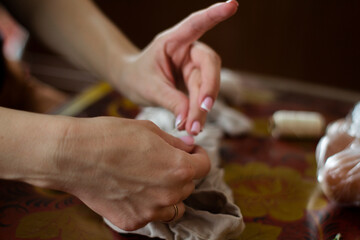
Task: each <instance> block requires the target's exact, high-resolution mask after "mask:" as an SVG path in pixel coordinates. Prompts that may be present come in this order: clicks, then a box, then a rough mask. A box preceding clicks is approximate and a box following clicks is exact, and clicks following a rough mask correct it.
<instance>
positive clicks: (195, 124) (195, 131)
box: [191, 121, 200, 134]
mask: <svg viewBox="0 0 360 240" xmlns="http://www.w3.org/2000/svg"><path fill="white" fill-rule="evenodd" d="M199 132H200V123H199V121H195V122H193V124H192V126H191V133H193V134H198V133H199Z"/></svg>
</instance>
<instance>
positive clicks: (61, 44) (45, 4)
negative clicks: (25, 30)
mask: <svg viewBox="0 0 360 240" xmlns="http://www.w3.org/2000/svg"><path fill="white" fill-rule="evenodd" d="M6 4H7V6H8V7H9V8H10V9H11V10H12V11H13V12H14V13H15V15H17V16H18V18H20V20H21V21H22V22H23V23H24V24H25V25H27V27H29V28H30V29H31V30H32V31H33V32H34V33H36V34H37V35H38V36H39V38H40V39H41V40H43V41H44V42H45V43H46V44H47V45H49V46H50V47H51V48H52V49H54V50H55V51H57V52H59V53H60V54H62V55H64V56H65V57H67V58H68V59H69V60H70V61H72V62H73V63H75V64H76V65H78V66H81V67H83V68H85V69H87V70H89V71H90V72H92V73H93V74H95V75H97V76H98V77H99V78H102V79H104V80H109V81H113V78H114V77H113V76H112V74H113V69H115V68H122V66H123V64H122V63H123V60H124V59H126V58H127V57H128V56H129V55H132V54H134V53H137V52H138V49H137V47H135V46H134V45H133V44H132V43H131V42H130V41H129V40H128V39H127V38H126V37H125V36H124V34H122V33H121V32H120V31H119V30H118V29H117V28H116V26H115V25H113V24H112V23H111V22H110V21H109V20H108V19H107V18H106V17H105V16H104V15H103V14H102V13H101V12H100V11H99V9H98V8H97V7H96V6H95V5H94V4H93V3H92V2H91V1H89V0H76V1H72V0H61V1H59V0H27V1H22V0H9V1H6Z"/></svg>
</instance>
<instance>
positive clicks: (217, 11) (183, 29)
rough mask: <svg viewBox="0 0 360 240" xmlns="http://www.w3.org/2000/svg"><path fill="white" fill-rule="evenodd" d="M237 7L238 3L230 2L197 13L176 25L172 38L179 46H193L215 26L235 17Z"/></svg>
mask: <svg viewBox="0 0 360 240" xmlns="http://www.w3.org/2000/svg"><path fill="white" fill-rule="evenodd" d="M237 7H238V3H237V1H236V0H230V1H227V2H222V3H216V4H214V5H212V6H210V7H208V8H206V9H203V10H200V11H197V12H195V13H193V14H191V15H190V16H189V17H187V18H185V19H184V20H183V21H181V22H180V23H179V24H178V25H176V26H175V27H174V28H173V30H174V31H173V33H172V35H171V37H173V38H174V39H176V41H175V42H177V43H178V44H191V43H192V42H194V41H196V40H198V39H199V38H200V37H201V36H202V35H203V34H204V33H205V32H207V31H208V30H210V29H211V28H213V27H214V26H215V25H217V24H218V23H220V22H222V21H224V20H226V19H228V18H229V17H231V16H232V15H234V14H235V12H236V10H237Z"/></svg>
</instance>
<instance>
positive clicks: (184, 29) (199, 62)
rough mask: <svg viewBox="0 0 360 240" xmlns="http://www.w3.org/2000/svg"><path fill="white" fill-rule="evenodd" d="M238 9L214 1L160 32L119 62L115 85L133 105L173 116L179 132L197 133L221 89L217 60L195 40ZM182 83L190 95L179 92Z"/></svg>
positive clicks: (214, 54)
mask: <svg viewBox="0 0 360 240" xmlns="http://www.w3.org/2000/svg"><path fill="white" fill-rule="evenodd" d="M237 6H238V3H237V2H236V1H235V0H233V1H228V2H223V3H217V4H215V5H213V6H211V7H209V8H207V9H204V10H201V11H198V12H195V13H193V14H191V15H190V16H189V17H188V18H186V19H184V20H183V21H182V22H180V23H179V24H178V25H176V26H174V27H173V28H171V29H169V30H167V31H165V32H163V33H161V34H159V35H158V36H157V37H156V38H155V39H154V40H153V41H152V42H151V43H150V44H149V45H148V46H147V47H146V48H145V49H144V50H143V51H142V52H141V53H139V54H136V55H133V56H132V57H129V58H127V61H125V62H126V63H125V64H124V63H121V64H119V65H122V66H124V67H122V68H119V70H120V71H119V72H115V73H114V74H113V78H114V79H120V81H119V80H117V81H116V80H115V81H113V82H114V84H115V85H116V86H117V87H118V88H119V89H120V90H122V91H123V93H124V94H125V95H127V97H129V98H130V99H132V100H133V101H135V102H137V103H140V104H145V105H148V104H151V105H153V104H154V105H160V106H162V107H165V108H167V109H169V110H170V111H172V112H173V113H174V114H175V115H176V116H177V118H176V127H177V128H178V129H180V130H184V129H186V130H187V132H188V133H190V134H192V135H196V134H198V133H199V132H200V131H201V128H202V126H203V124H204V122H205V118H206V113H207V111H209V110H210V109H211V107H212V105H213V103H214V101H215V99H216V97H217V94H218V91H219V81H220V68H221V60H220V57H219V56H218V55H217V54H216V53H215V52H214V51H213V50H212V49H211V48H209V47H208V46H206V45H205V44H203V43H200V42H197V41H196V40H197V39H199V38H200V37H201V36H202V35H203V34H204V33H205V32H206V31H208V30H209V29H211V28H212V27H214V26H215V25H216V24H218V23H220V22H221V21H224V20H226V19H227V18H229V17H230V16H232V15H233V14H235V12H236V10H237ZM122 61H123V60H122ZM123 64H124V65H123ZM115 71H117V70H115ZM184 84H185V87H186V90H187V92H188V96H187V95H186V93H184V91H181V90H184V89H181V87H180V89H179V86H181V85H184Z"/></svg>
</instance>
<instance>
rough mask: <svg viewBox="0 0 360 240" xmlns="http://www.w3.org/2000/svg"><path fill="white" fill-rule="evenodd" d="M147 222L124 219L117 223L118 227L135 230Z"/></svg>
mask: <svg viewBox="0 0 360 240" xmlns="http://www.w3.org/2000/svg"><path fill="white" fill-rule="evenodd" d="M146 223H147V222H145V221H139V220H137V221H130V220H126V221H124V222H123V223H122V224H120V225H119V227H120V228H121V229H123V230H125V231H135V230H137V229H139V228H141V227H143V226H145V225H146Z"/></svg>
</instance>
